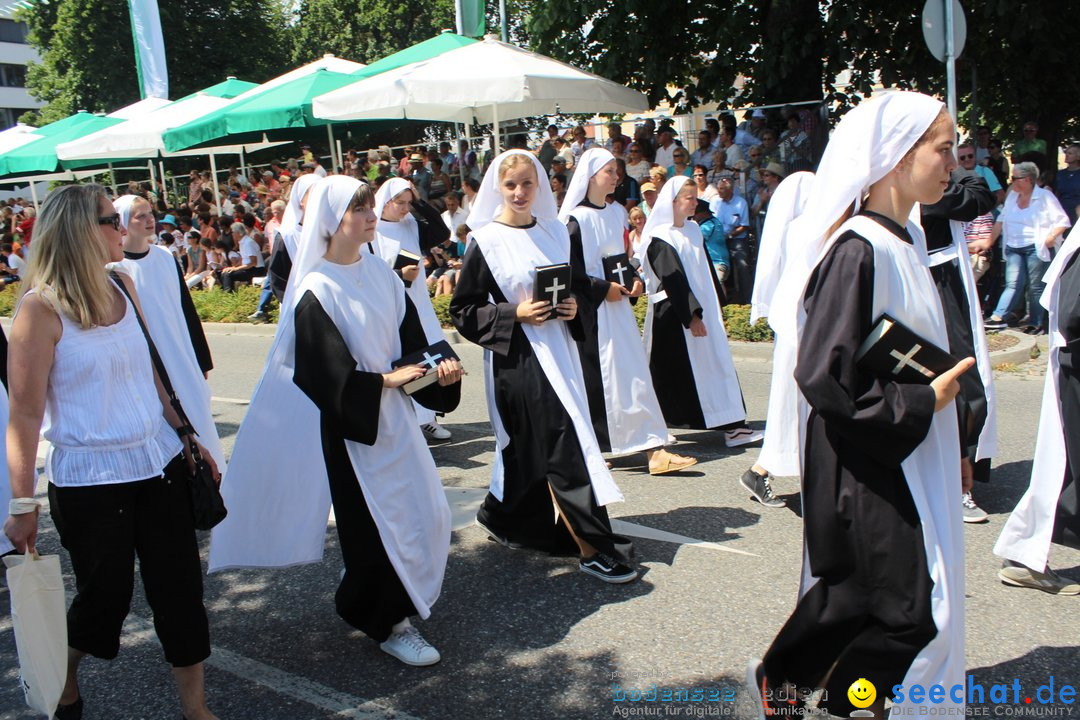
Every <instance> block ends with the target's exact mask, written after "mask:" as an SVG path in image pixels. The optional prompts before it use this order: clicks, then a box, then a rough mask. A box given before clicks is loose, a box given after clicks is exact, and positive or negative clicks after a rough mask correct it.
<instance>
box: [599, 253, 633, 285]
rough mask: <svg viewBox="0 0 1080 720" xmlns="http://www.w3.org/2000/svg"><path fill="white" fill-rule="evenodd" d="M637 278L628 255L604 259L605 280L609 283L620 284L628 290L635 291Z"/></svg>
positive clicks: (616, 255)
mask: <svg viewBox="0 0 1080 720" xmlns="http://www.w3.org/2000/svg"><path fill="white" fill-rule="evenodd" d="M636 278H637V273H636V272H635V271H634V266H633V265H631V264H630V257H629V256H628V255H627V254H626V253H616V254H615V255H608V256H607V257H606V258H604V279H605V280H607V281H608V282H613V283H619V284H620V285H622V286H623V287H624V288H626V289H627V290H633V289H634V280H635V279H636Z"/></svg>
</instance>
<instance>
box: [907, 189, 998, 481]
mask: <svg viewBox="0 0 1080 720" xmlns="http://www.w3.org/2000/svg"><path fill="white" fill-rule="evenodd" d="M993 207H994V196H993V195H992V194H991V193H990V186H989V185H987V184H986V181H985V180H983V179H982V178H981V177H979V175H978V174H976V173H975V172H974V171H971V170H964V169H958V170H956V171H955V172H954V173H953V177H952V179H951V180H950V182H949V186H948V188H946V190H945V195H944V196H943V197H942V198H941V200H939V201H938V202H936V203H934V204H933V205H923V206H922V209H921V223H922V228H923V231H924V232H925V233H926V249H927V252H929V254H930V273H931V274H932V275H933V276H934V284H935V285H936V286H937V290H938V296H939V297H940V298H941V306H942V310H943V311H944V312H945V325H946V328H947V329H948V332H949V347H948V348H947V349H948V350H949V351H950V352H951V353H952V355H953V357H957V358H965V357H973V358H975V362H976V368H977V370H976V372H966V373H964V374H963V375H961V376H960V377H959V379H958V381H959V383H960V394H959V395H957V396H956V410H957V420H958V422H959V428H960V439H961V447H962V448H963V450H964V457H966V458H968V459H969V460H971V462H972V465H973V467H974V471H975V472H974V475H975V479H976V480H979V481H982V482H986V481H988V480H989V479H990V460H991V458H993V456H994V455H995V454H996V453H997V412H996V407H995V401H994V398H995V393H994V369H993V367H992V366H991V365H990V350H989V348H988V347H987V344H986V331H985V330H984V329H983V321H982V306H981V304H980V303H979V290H978V287H977V285H976V282H975V275H974V273H973V272H972V271H971V261H970V259H969V255H968V250H967V243H966V242H965V241H964V231H963V227H962V223H963V222H969V221H971V220H974V219H975V218H977V217H978V216H980V215H984V214H985V213H988V212H990V210H991V209H993Z"/></svg>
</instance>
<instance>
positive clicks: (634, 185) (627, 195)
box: [612, 158, 641, 210]
mask: <svg viewBox="0 0 1080 720" xmlns="http://www.w3.org/2000/svg"><path fill="white" fill-rule="evenodd" d="M615 172H616V173H617V174H618V177H619V181H618V182H617V183H616V184H615V192H614V193H612V196H613V197H614V199H615V202H617V203H619V204H620V205H622V206H623V207H624V208H626V209H627V210H629V209H630V208H633V207H637V204H638V203H639V202H641V189H640V187H639V185H638V181H637V180H635V179H634V178H632V177H630V176H629V175H627V174H626V161H625V160H623V159H622V158H615Z"/></svg>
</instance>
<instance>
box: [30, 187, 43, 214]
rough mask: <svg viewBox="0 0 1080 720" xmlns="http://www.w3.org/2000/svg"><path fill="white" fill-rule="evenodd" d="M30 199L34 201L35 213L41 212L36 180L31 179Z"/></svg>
mask: <svg viewBox="0 0 1080 720" xmlns="http://www.w3.org/2000/svg"><path fill="white" fill-rule="evenodd" d="M30 199H31V200H33V201H34V213H35V214H36V213H38V212H40V211H41V208H40V207H38V200H37V188H36V187H34V178H30Z"/></svg>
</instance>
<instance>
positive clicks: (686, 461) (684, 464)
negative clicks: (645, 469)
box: [649, 451, 697, 475]
mask: <svg viewBox="0 0 1080 720" xmlns="http://www.w3.org/2000/svg"><path fill="white" fill-rule="evenodd" d="M693 465H697V458H692V457H685V456H683V455H676V454H675V453H672V452H667V451H665V452H664V457H663V459H661V460H660V462H658V463H656V464H655V465H654V464H653V463H652V462H650V463H649V474H650V475H667V474H668V473H673V472H679V471H680V470H685V469H686V468H688V467H691V466H693Z"/></svg>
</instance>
